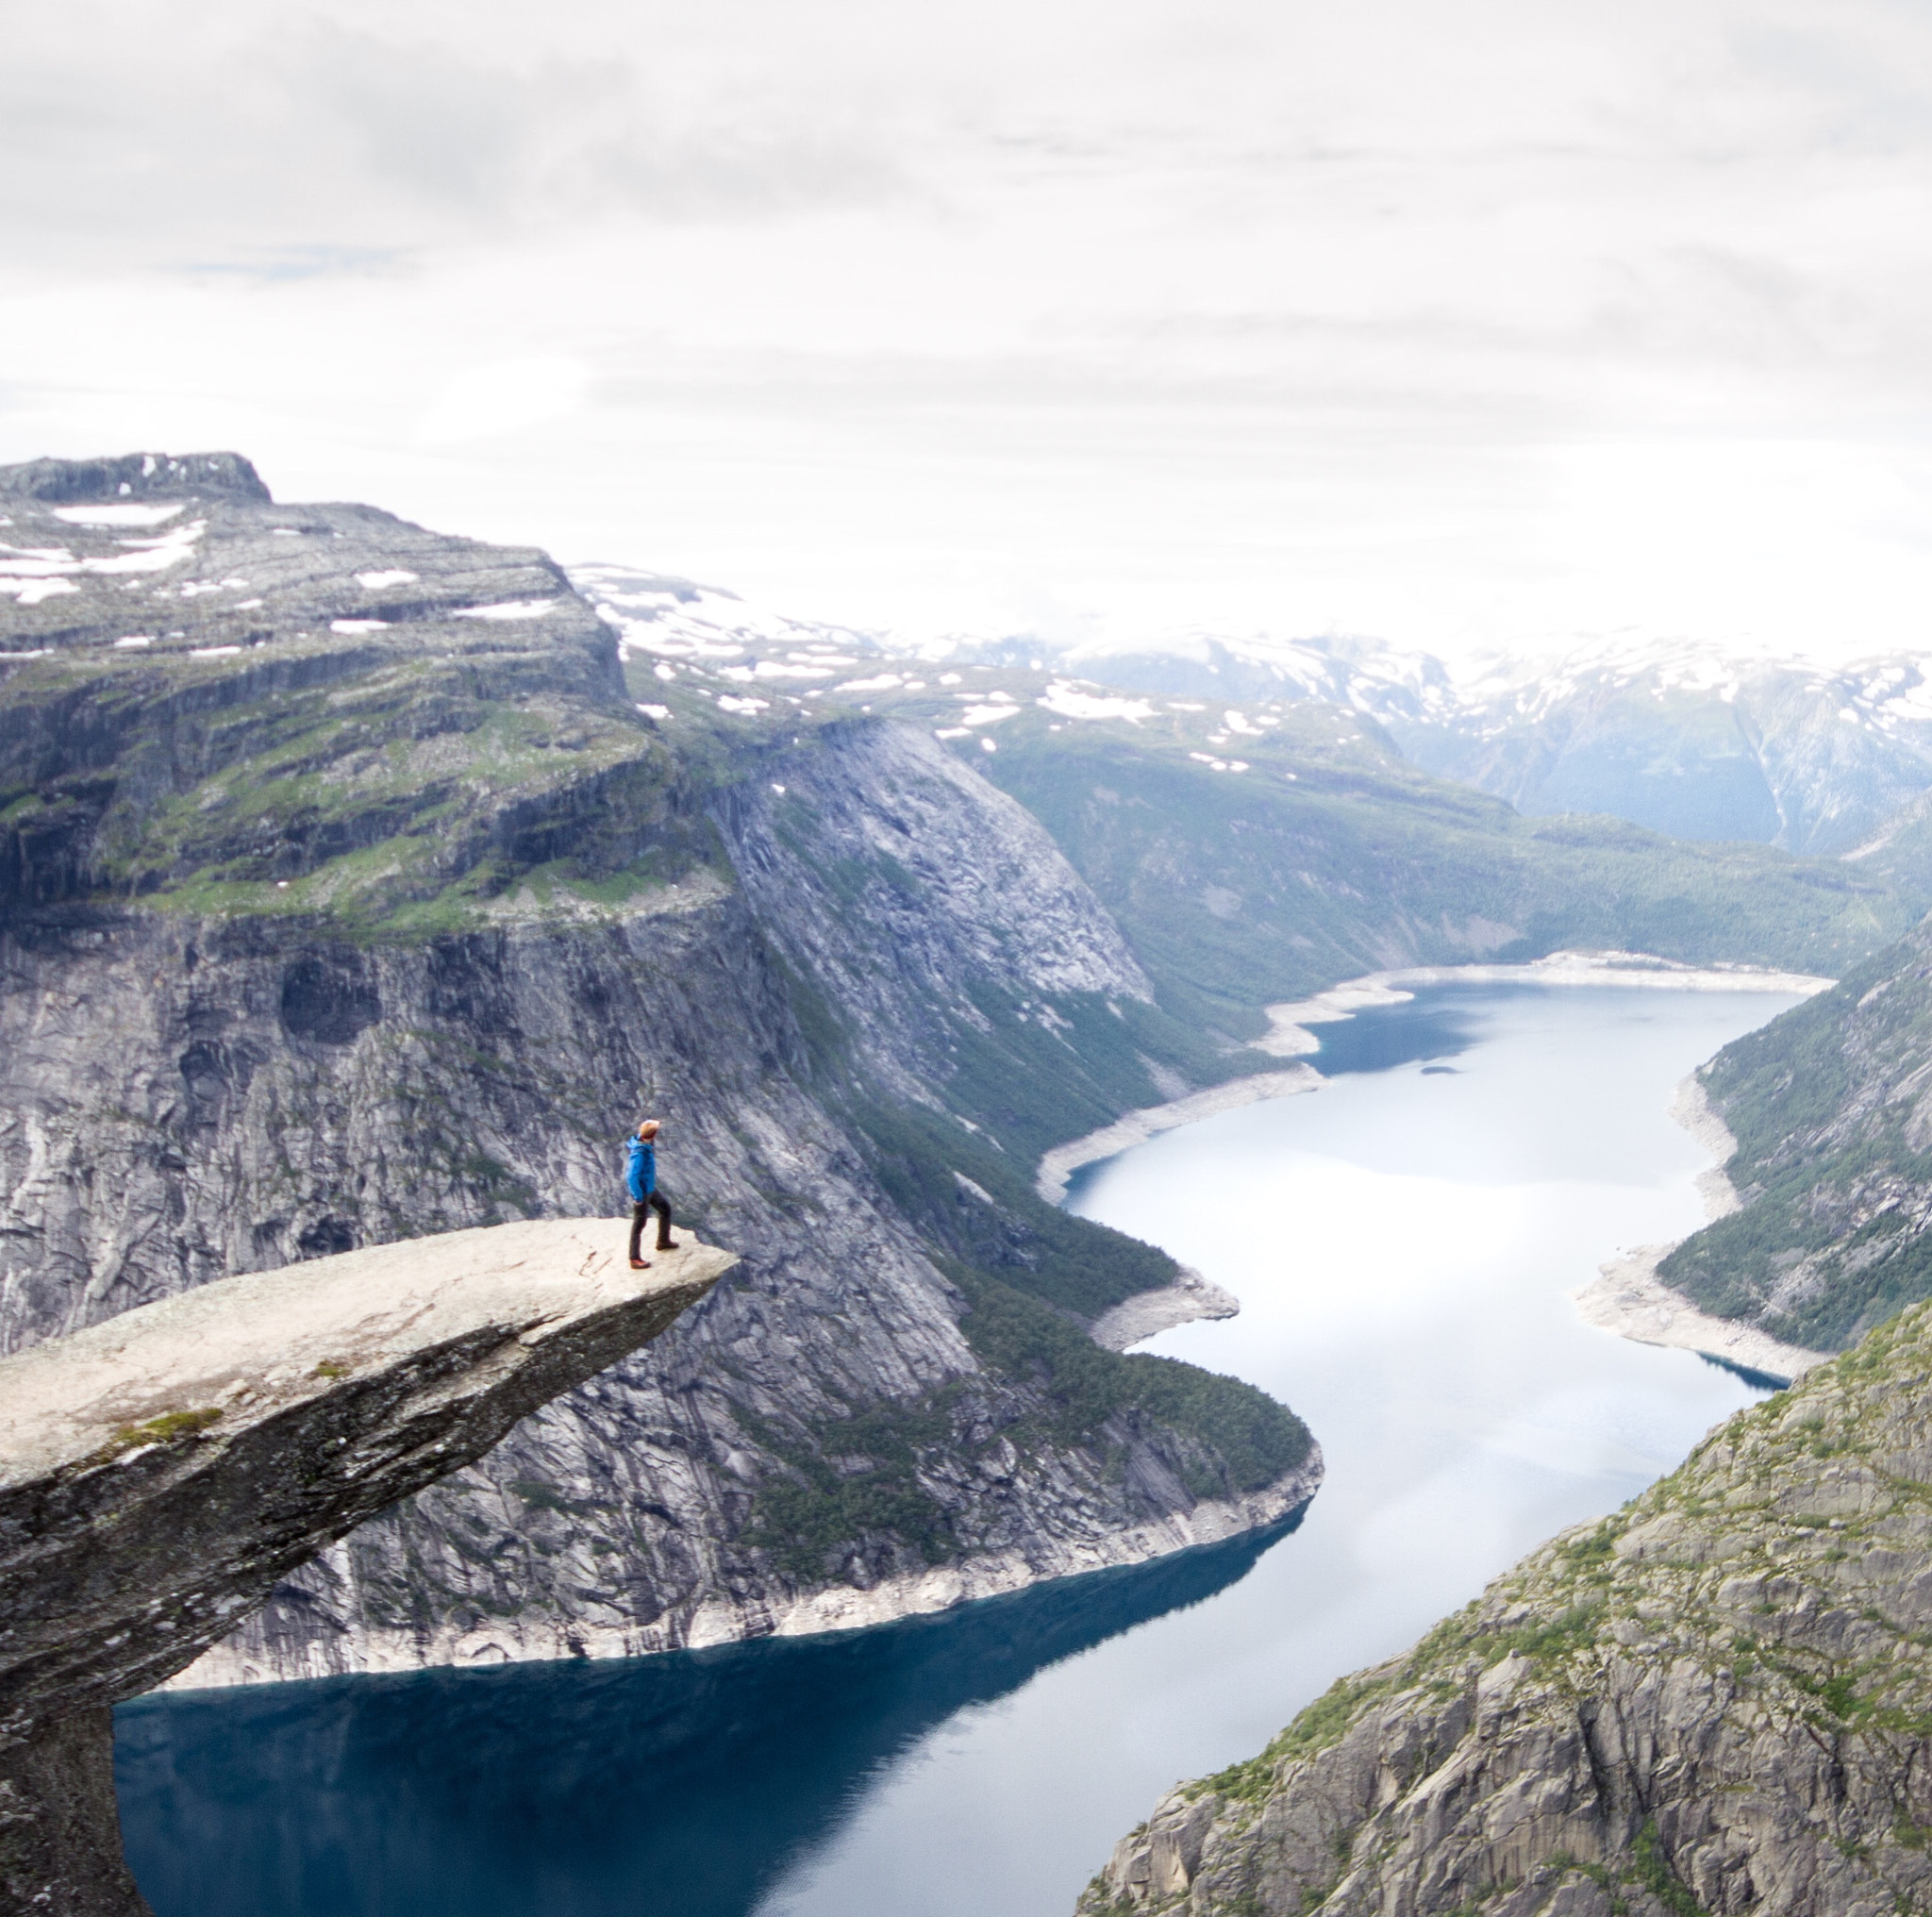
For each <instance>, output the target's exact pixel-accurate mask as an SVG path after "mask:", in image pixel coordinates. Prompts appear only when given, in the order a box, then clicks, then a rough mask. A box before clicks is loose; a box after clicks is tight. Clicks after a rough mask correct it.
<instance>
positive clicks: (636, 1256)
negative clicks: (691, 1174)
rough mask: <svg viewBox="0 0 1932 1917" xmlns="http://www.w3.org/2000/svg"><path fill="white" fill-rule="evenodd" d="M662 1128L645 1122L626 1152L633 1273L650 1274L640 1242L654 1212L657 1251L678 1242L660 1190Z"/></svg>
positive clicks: (651, 1121)
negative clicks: (659, 1170) (656, 1229)
mask: <svg viewBox="0 0 1932 1917" xmlns="http://www.w3.org/2000/svg"><path fill="white" fill-rule="evenodd" d="M660 1129H661V1127H660V1126H659V1125H658V1121H657V1120H656V1119H655V1118H647V1119H645V1120H644V1122H643V1124H641V1125H639V1126H638V1128H637V1132H636V1134H635V1136H633V1137H632V1138H631V1139H630V1140H629V1142H628V1144H627V1146H626V1149H625V1164H624V1182H625V1189H626V1190H627V1191H628V1192H630V1268H631V1270H632V1271H634V1272H642V1271H648V1270H649V1269H650V1266H651V1261H650V1259H647V1258H646V1257H644V1255H643V1250H644V1248H643V1245H642V1243H641V1240H642V1238H643V1233H644V1226H645V1225H647V1224H648V1223H649V1222H650V1217H651V1213H652V1212H653V1211H655V1212H656V1213H657V1214H658V1250H659V1251H675V1250H676V1249H677V1241H676V1240H675V1238H673V1237H672V1236H671V1207H670V1204H669V1203H668V1202H667V1201H666V1199H665V1196H664V1194H663V1192H660V1191H658V1131H659V1130H660Z"/></svg>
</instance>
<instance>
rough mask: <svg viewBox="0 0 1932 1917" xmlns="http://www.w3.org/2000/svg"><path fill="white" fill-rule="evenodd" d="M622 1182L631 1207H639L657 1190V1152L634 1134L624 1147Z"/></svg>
mask: <svg viewBox="0 0 1932 1917" xmlns="http://www.w3.org/2000/svg"><path fill="white" fill-rule="evenodd" d="M624 1182H625V1188H626V1189H627V1190H628V1191H629V1192H630V1202H631V1203H632V1204H633V1205H641V1204H642V1203H643V1202H644V1200H645V1199H646V1198H648V1197H649V1196H650V1195H651V1193H652V1192H655V1191H656V1190H657V1189H658V1153H657V1150H656V1148H655V1147H654V1146H652V1145H650V1144H647V1143H646V1142H644V1140H642V1139H641V1138H639V1137H638V1136H637V1135H636V1134H635V1133H633V1134H632V1136H631V1140H630V1142H629V1144H627V1145H626V1146H625V1156H624Z"/></svg>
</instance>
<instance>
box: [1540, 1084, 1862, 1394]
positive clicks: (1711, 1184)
mask: <svg viewBox="0 0 1932 1917" xmlns="http://www.w3.org/2000/svg"><path fill="white" fill-rule="evenodd" d="M1671 1116H1672V1117H1673V1118H1674V1120H1676V1122H1677V1123H1678V1124H1679V1125H1682V1126H1683V1128H1684V1129H1685V1130H1686V1131H1687V1132H1689V1133H1690V1135H1691V1138H1692V1139H1693V1140H1694V1141H1695V1142H1697V1143H1698V1144H1700V1145H1702V1146H1703V1147H1704V1148H1705V1150H1706V1151H1707V1152H1709V1153H1710V1154H1711V1155H1712V1156H1713V1157H1714V1158H1715V1159H1717V1163H1716V1164H1714V1165H1712V1166H1711V1167H1710V1168H1709V1169H1708V1170H1707V1171H1703V1172H1700V1173H1698V1175H1697V1192H1698V1195H1699V1196H1700V1197H1701V1198H1702V1199H1703V1200H1704V1216H1705V1222H1706V1223H1707V1224H1708V1223H1709V1222H1710V1221H1711V1220H1712V1219H1715V1218H1724V1217H1727V1216H1728V1215H1729V1214H1730V1213H1731V1212H1733V1211H1737V1210H1739V1209H1741V1205H1740V1199H1739V1197H1738V1192H1737V1188H1736V1187H1735V1186H1734V1185H1733V1184H1732V1183H1731V1181H1730V1179H1729V1178H1728V1177H1727V1176H1726V1175H1725V1174H1724V1166H1725V1165H1726V1164H1728V1163H1729V1162H1730V1159H1731V1156H1732V1154H1733V1153H1735V1152H1736V1150H1737V1149H1738V1142H1737V1140H1736V1139H1734V1138H1733V1137H1732V1136H1731V1133H1730V1128H1729V1126H1727V1125H1725V1124H1724V1120H1723V1119H1721V1118H1720V1117H1719V1116H1718V1115H1717V1113H1716V1112H1715V1111H1713V1110H1712V1109H1711V1107H1710V1100H1709V1098H1708V1097H1707V1095H1706V1093H1705V1090H1704V1087H1703V1085H1702V1084H1701V1083H1699V1081H1698V1077H1697V1075H1696V1073H1694V1072H1693V1073H1691V1075H1690V1076H1689V1077H1687V1078H1686V1079H1684V1081H1683V1082H1682V1083H1681V1084H1680V1085H1679V1086H1678V1087H1677V1095H1676V1097H1675V1098H1674V1099H1673V1100H1672V1101H1671ZM1689 1235H1690V1234H1689V1233H1686V1234H1685V1236H1686V1237H1688V1236H1689ZM1683 1242H1684V1240H1683V1239H1681V1238H1679V1239H1673V1240H1672V1241H1671V1242H1670V1243H1669V1244H1641V1245H1638V1246H1637V1247H1636V1248H1635V1249H1634V1250H1632V1251H1630V1252H1628V1253H1626V1254H1625V1255H1624V1257H1622V1258H1619V1259H1610V1260H1609V1261H1608V1262H1607V1264H1605V1265H1603V1266H1601V1267H1600V1268H1599V1270H1598V1274H1597V1275H1596V1276H1595V1277H1594V1278H1592V1279H1591V1281H1590V1283H1589V1284H1587V1285H1585V1286H1583V1287H1582V1288H1581V1289H1580V1290H1578V1291H1575V1292H1572V1293H1571V1294H1570V1295H1571V1300H1572V1302H1573V1303H1574V1305H1575V1307H1576V1315H1577V1316H1578V1317H1579V1318H1581V1319H1582V1320H1583V1322H1584V1323H1585V1324H1586V1325H1592V1326H1594V1327H1595V1328H1596V1329H1597V1330H1599V1331H1608V1332H1613V1333H1614V1334H1615V1335H1616V1336H1617V1337H1619V1338H1627V1339H1629V1340H1630V1341H1631V1342H1633V1343H1635V1344H1654V1345H1660V1346H1662V1347H1664V1348H1665V1349H1667V1350H1675V1351H1694V1352H1695V1353H1696V1354H1697V1355H1698V1357H1700V1358H1707V1359H1711V1360H1712V1361H1714V1362H1715V1363H1718V1364H1722V1365H1726V1366H1728V1367H1729V1368H1730V1369H1731V1370H1733V1371H1743V1372H1751V1373H1755V1374H1756V1375H1757V1376H1759V1377H1768V1378H1775V1379H1776V1380H1777V1381H1778V1382H1779V1383H1780V1384H1781V1385H1790V1384H1793V1383H1795V1382H1796V1381H1797V1380H1798V1379H1799V1378H1801V1377H1803V1376H1804V1375H1805V1374H1806V1373H1807V1371H1809V1370H1811V1368H1812V1367H1813V1366H1814V1365H1820V1364H1824V1362H1825V1361H1826V1360H1827V1359H1831V1358H1832V1357H1834V1356H1836V1354H1835V1353H1833V1352H1829V1351H1807V1349H1806V1348H1805V1347H1804V1346H1803V1345H1802V1344H1786V1343H1784V1342H1782V1341H1781V1340H1779V1339H1775V1338H1774V1337H1772V1335H1771V1334H1770V1332H1768V1331H1760V1330H1758V1328H1757V1326H1756V1325H1745V1324H1741V1323H1740V1322H1738V1321H1737V1320H1734V1319H1729V1318H1713V1317H1712V1316H1711V1315H1710V1314H1709V1313H1708V1312H1707V1311H1700V1310H1699V1309H1697V1307H1696V1306H1695V1305H1693V1304H1691V1301H1690V1299H1688V1298H1687V1297H1685V1296H1684V1294H1683V1293H1682V1292H1674V1291H1672V1289H1671V1288H1670V1287H1669V1286H1668V1285H1667V1284H1665V1283H1664V1281H1663V1280H1662V1279H1661V1278H1659V1277H1658V1276H1657V1266H1658V1265H1660V1264H1661V1263H1662V1262H1663V1261H1664V1259H1667V1258H1668V1257H1669V1256H1670V1255H1671V1253H1672V1252H1674V1251H1675V1250H1676V1248H1677V1246H1678V1245H1680V1244H1682V1243H1683Z"/></svg>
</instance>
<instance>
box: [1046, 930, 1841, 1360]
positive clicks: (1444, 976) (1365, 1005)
mask: <svg viewBox="0 0 1932 1917" xmlns="http://www.w3.org/2000/svg"><path fill="white" fill-rule="evenodd" d="M1836 983H1837V981H1836V980H1835V979H1830V978H1819V977H1816V976H1814V975H1812V974H1810V973H1807V972H1774V971H1772V970H1770V969H1769V968H1767V967H1764V966H1758V965H1680V964H1679V963H1677V961H1676V960H1675V959H1674V958H1657V957H1655V956H1654V955H1652V954H1650V953H1647V952H1552V953H1550V954H1549V955H1548V957H1547V958H1533V959H1531V960H1530V961H1529V962H1528V963H1527V964H1524V965H1410V966H1403V967H1399V968H1397V969H1396V970H1394V971H1390V972H1370V973H1366V974H1364V975H1362V976H1361V977H1359V978H1345V979H1343V980H1342V981H1341V983H1340V984H1339V985H1331V986H1330V987H1329V988H1328V989H1327V991H1325V992H1316V993H1315V995H1314V996H1313V997H1312V998H1302V999H1294V1000H1291V1001H1290V1002H1288V1003H1285V1004H1281V1005H1270V1006H1264V1007H1263V1008H1262V1009H1263V1011H1264V1012H1265V1013H1266V1014H1267V1018H1268V1023H1269V1029H1268V1031H1267V1032H1266V1033H1265V1034H1263V1036H1262V1037H1260V1038H1258V1039H1257V1040H1256V1041H1255V1042H1254V1043H1253V1044H1252V1045H1251V1046H1249V1047H1248V1048H1247V1049H1249V1050H1250V1051H1256V1052H1265V1053H1267V1054H1269V1055H1270V1056H1271V1057H1274V1058H1277V1059H1301V1058H1305V1057H1306V1056H1307V1054H1308V1053H1310V1052H1316V1051H1319V1050H1320V1049H1321V1045H1322V1042H1321V1040H1320V1039H1319V1038H1317V1037H1316V1036H1315V1034H1314V1033H1313V1032H1311V1031H1309V1030H1308V1029H1307V1027H1308V1026H1310V1025H1334V1024H1336V1023H1338V1022H1339V1021H1341V1020H1342V1019H1350V1018H1353V1017H1354V1016H1355V1015H1356V1013H1357V1012H1358V1011H1368V1010H1372V1009H1375V1008H1377V1007H1380V1006H1389V1005H1403V1004H1406V1003H1407V1001H1408V1000H1409V999H1411V998H1413V997H1414V996H1415V993H1416V992H1417V991H1418V990H1419V989H1421V988H1423V987H1424V986H1430V985H1617V986H1632V987H1637V988H1640V989H1645V988H1647V989H1650V990H1655V991H1664V992H1796V993H1798V994H1799V995H1801V996H1803V997H1806V998H1809V997H1811V996H1812V995H1813V994H1814V993H1817V992H1828V991H1829V990H1830V989H1831V987H1832V986H1833V985H1834V984H1836ZM1327 1082H1328V1081H1327V1080H1326V1079H1325V1078H1324V1077H1323V1076H1322V1075H1321V1074H1320V1073H1319V1072H1318V1071H1316V1070H1315V1068H1314V1067H1313V1066H1312V1065H1302V1064H1295V1065H1291V1066H1289V1067H1288V1068H1287V1070H1285V1071H1279V1072H1256V1073H1251V1074H1249V1075H1247V1076H1246V1077H1242V1078H1230V1079H1228V1080H1227V1081H1226V1082H1225V1083H1224V1084H1221V1085H1210V1086H1208V1087H1206V1088H1205V1089H1204V1090H1202V1091H1199V1092H1187V1093H1185V1094H1183V1095H1182V1096H1181V1097H1179V1098H1173V1099H1169V1100H1168V1101H1167V1102H1166V1103H1165V1104H1163V1105H1146V1106H1142V1107H1141V1108H1140V1109H1138V1110H1135V1111H1129V1112H1125V1113H1124V1114H1123V1115H1122V1116H1121V1117H1120V1118H1118V1119H1116V1120H1115V1121H1114V1123H1113V1124H1112V1125H1102V1126H1101V1127H1100V1129H1099V1130H1098V1131H1090V1132H1088V1133H1087V1134H1086V1135H1085V1136H1084V1137H1082V1138H1076V1139H1069V1140H1068V1141H1067V1142H1066V1143H1065V1144H1059V1145H1055V1146H1054V1147H1053V1148H1052V1149H1051V1150H1050V1151H1047V1152H1044V1153H1042V1154H1041V1159H1040V1164H1039V1166H1038V1168H1037V1169H1036V1170H1035V1172H1034V1175H1033V1189H1034V1191H1035V1192H1038V1193H1039V1194H1040V1196H1041V1197H1042V1198H1043V1199H1045V1200H1046V1202H1047V1203H1048V1204H1049V1205H1058V1204H1060V1203H1061V1202H1062V1201H1063V1200H1064V1199H1065V1198H1066V1195H1067V1183H1068V1180H1069V1179H1071V1178H1072V1176H1073V1175H1074V1173H1075V1172H1077V1171H1078V1170H1080V1168H1081V1167H1082V1166H1083V1165H1092V1164H1097V1163H1099V1161H1100V1160H1101V1159H1111V1158H1114V1157H1117V1156H1118V1155H1119V1154H1120V1153H1122V1152H1124V1151H1131V1150H1132V1149H1133V1147H1134V1146H1136V1145H1143V1144H1145V1143H1146V1142H1147V1141H1148V1140H1149V1139H1151V1138H1155V1137H1158V1135H1159V1134H1160V1133H1161V1132H1164V1131H1173V1130H1174V1129H1175V1127H1177V1126H1179V1125H1193V1124H1194V1123H1196V1122H1197V1121H1198V1120H1200V1119H1204V1118H1213V1117H1215V1116H1216V1115H1217V1114H1218V1113H1221V1112H1224V1111H1234V1110H1237V1109H1239V1108H1241V1106H1243V1105H1257V1104H1259V1103H1260V1102H1261V1101H1262V1100H1263V1099H1267V1098H1291V1097H1293V1096H1295V1095H1296V1094H1297V1093H1298V1092H1317V1091H1320V1089H1321V1088H1322V1087H1323V1086H1324V1085H1325V1084H1326V1083H1327ZM1712 1122H1713V1123H1716V1122H1717V1121H1716V1120H1715V1118H1714V1117H1713V1120H1712ZM1725 1136H1726V1137H1728V1136H1729V1134H1728V1133H1726V1134H1725ZM1725 1156H1728V1154H1725ZM1143 1295H1152V1294H1143ZM1126 1302H1127V1303H1132V1300H1131V1299H1129V1300H1127V1301H1126ZM1115 1309H1120V1308H1119V1307H1116V1308H1115ZM1209 1315H1213V1314H1209ZM1177 1322H1181V1323H1185V1322H1186V1321H1185V1320H1181V1321H1177ZM1150 1335H1151V1334H1150Z"/></svg>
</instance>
